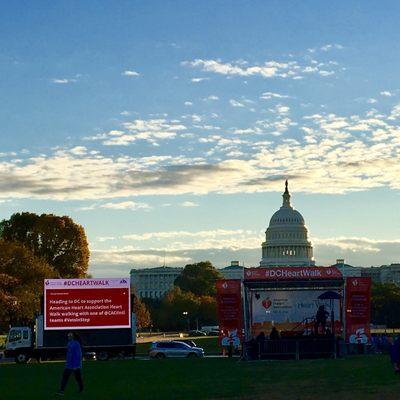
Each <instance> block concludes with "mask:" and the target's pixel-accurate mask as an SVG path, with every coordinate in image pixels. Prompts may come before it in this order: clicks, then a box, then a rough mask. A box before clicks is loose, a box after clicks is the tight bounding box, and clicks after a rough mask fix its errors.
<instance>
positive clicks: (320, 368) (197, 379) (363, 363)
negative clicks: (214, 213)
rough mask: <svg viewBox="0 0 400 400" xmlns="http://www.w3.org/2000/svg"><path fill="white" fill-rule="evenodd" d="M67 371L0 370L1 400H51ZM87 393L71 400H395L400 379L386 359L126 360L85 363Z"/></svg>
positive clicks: (71, 389) (51, 367)
mask: <svg viewBox="0 0 400 400" xmlns="http://www.w3.org/2000/svg"><path fill="white" fill-rule="evenodd" d="M62 370H63V363H60V362H57V363H44V364H28V365H0V388H1V389H0V390H1V392H0V394H1V396H0V398H1V399H8V400H11V399H29V400H34V399H42V400H43V399H51V398H54V393H55V391H56V389H57V385H58V382H59V379H60V376H61V373H62ZM84 379H85V384H86V388H85V392H84V393H83V394H81V395H78V394H76V393H75V392H76V384H75V382H74V381H73V380H72V381H71V382H70V384H69V386H68V388H67V391H66V395H65V397H64V398H67V399H88V400H89V399H96V400H102V399H105V400H107V399H110V400H111V399H116V400H125V399H126V400H128V399H140V400H147V399H154V400H158V399H163V400H164V399H171V400H172V399H174V400H180V399H181V400H183V399H185V400H191V399H249V400H250V399H251V400H253V399H254V400H259V399H268V400H278V399H279V400H280V399H285V400H322V399H323V400H333V399H335V400H338V399H340V400H350V399H351V400H392V399H393V400H394V399H399V398H400V376H395V375H394V373H393V370H392V368H391V365H390V364H389V361H388V358H387V357H385V356H354V357H349V358H347V359H342V360H306V361H273V362H272V361H270V362H252V363H250V362H247V363H246V362H242V361H238V360H237V359H223V358H208V359H207V358H206V359H197V360H196V359H195V360H192V359H176V360H173V359H166V360H150V361H145V360H143V361H141V360H123V361H122V360H121V361H108V362H103V363H102V362H95V361H89V362H86V363H84Z"/></svg>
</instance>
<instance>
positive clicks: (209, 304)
mask: <svg viewBox="0 0 400 400" xmlns="http://www.w3.org/2000/svg"><path fill="white" fill-rule="evenodd" d="M144 301H145V302H146V304H147V306H148V308H149V310H150V313H151V316H152V320H153V324H154V326H155V327H156V328H158V329H160V330H164V331H171V330H172V331H174V330H186V329H187V328H188V325H189V327H190V328H191V329H194V328H196V327H197V324H198V325H199V327H201V326H202V325H215V324H216V320H217V313H216V300H215V298H214V297H211V296H196V295H194V294H193V293H191V292H184V291H183V290H182V289H181V288H179V287H177V286H175V287H174V289H172V290H170V291H169V292H168V293H167V294H166V295H165V296H164V298H162V299H160V300H156V299H145V300H144ZM184 313H187V314H184ZM188 322H189V324H188Z"/></svg>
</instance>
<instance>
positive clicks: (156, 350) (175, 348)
mask: <svg viewBox="0 0 400 400" xmlns="http://www.w3.org/2000/svg"><path fill="white" fill-rule="evenodd" d="M149 356H150V357H151V358H166V357H204V350H203V349H202V348H200V347H191V346H189V345H188V344H187V343H184V342H181V341H169V342H153V343H152V344H151V347H150V350H149Z"/></svg>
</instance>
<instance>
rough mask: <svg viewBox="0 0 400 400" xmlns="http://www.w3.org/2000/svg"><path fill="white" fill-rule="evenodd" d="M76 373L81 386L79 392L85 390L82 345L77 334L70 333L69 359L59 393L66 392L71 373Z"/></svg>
mask: <svg viewBox="0 0 400 400" xmlns="http://www.w3.org/2000/svg"><path fill="white" fill-rule="evenodd" d="M72 373H74V375H75V379H76V381H77V383H78V386H79V393H80V392H82V391H83V380H82V347H81V344H80V342H79V340H78V337H77V335H76V334H74V333H72V332H70V333H68V346H67V360H66V363H65V369H64V373H63V376H62V379H61V385H60V390H59V391H58V392H57V394H59V395H63V394H64V390H65V387H66V386H67V383H68V380H69V378H70V376H71V374H72Z"/></svg>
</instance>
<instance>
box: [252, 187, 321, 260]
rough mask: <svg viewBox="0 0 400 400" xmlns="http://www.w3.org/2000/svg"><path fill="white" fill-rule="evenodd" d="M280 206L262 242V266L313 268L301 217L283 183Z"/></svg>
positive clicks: (311, 250)
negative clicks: (283, 189) (309, 266)
mask: <svg viewBox="0 0 400 400" xmlns="http://www.w3.org/2000/svg"><path fill="white" fill-rule="evenodd" d="M282 197H283V203H282V207H281V208H280V209H279V210H278V211H276V212H275V213H274V215H273V216H272V217H271V220H270V222H269V227H268V228H267V230H266V231H265V242H263V243H262V245H261V246H262V259H261V262H260V266H261V267H273V266H282V265H287V266H299V267H300V266H308V265H315V262H314V258H313V248H312V244H311V242H310V241H309V240H308V231H307V228H306V226H305V222H304V218H303V216H302V215H301V214H300V213H299V212H298V211H297V210H295V209H294V208H293V207H292V205H291V203H290V197H291V196H290V193H289V189H288V181H286V182H285V192H284V193H283V196H282Z"/></svg>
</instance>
